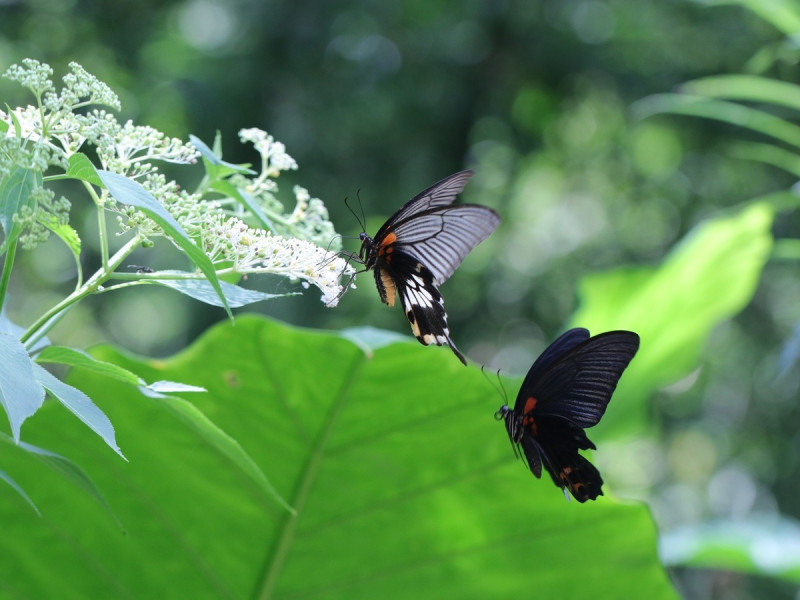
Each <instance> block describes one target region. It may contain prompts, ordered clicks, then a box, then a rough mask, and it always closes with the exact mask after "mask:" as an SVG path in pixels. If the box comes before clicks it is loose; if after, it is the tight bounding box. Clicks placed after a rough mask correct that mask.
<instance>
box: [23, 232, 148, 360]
mask: <svg viewBox="0 0 800 600" xmlns="http://www.w3.org/2000/svg"><path fill="white" fill-rule="evenodd" d="M142 239H143V238H142V236H141V235H139V234H138V233H137V234H136V235H135V236H134V237H133V238H131V239H130V240H129V241H128V243H126V244H125V245H124V246H123V247H122V248H120V249H119V250H117V251H116V252H115V253H114V256H112V257H111V258H110V259H109V260H108V261H107V265H105V267H104V268H101V269H98V271H97V272H96V273H95V274H94V275H92V276H91V277H90V278H89V279H87V280H86V283H84V284H83V285H82V286H81V287H80V288H78V289H76V290H75V291H74V292H72V293H71V294H70V295H69V296H67V297H66V298H64V299H63V300H62V301H61V302H59V303H58V304H56V305H55V306H53V307H52V308H51V309H50V310H48V311H47V312H46V313H44V314H43V315H42V316H41V317H39V318H38V319H37V320H36V322H35V323H34V324H33V325H31V326H30V327H29V328H28V330H27V331H26V332H25V333H24V334H22V336H21V337H20V341H21V342H22V343H23V344H25V345H26V346H28V347H30V345H31V344H32V343H35V341H37V340H39V339H41V337H42V336H43V335H45V334H46V333H47V332H48V331H50V329H52V327H53V326H54V325H55V324H56V323H57V322H58V321H59V320H60V319H61V317H62V316H63V314H62V313H66V312H67V311H68V310H69V309H70V308H72V306H73V305H74V304H75V303H77V302H78V301H79V300H82V299H83V298H85V297H86V296H88V295H90V294H93V293H95V292H97V290H98V288H100V286H101V285H102V284H103V282H105V281H106V280H107V279H108V278H109V277H111V274H112V273H113V272H114V269H116V268H117V267H118V266H119V265H120V264H122V262H123V261H124V260H125V258H126V257H127V256H128V255H130V253H131V252H133V251H134V250H135V249H136V247H137V246H138V245H139V244H141V242H142ZM54 317H57V318H54Z"/></svg>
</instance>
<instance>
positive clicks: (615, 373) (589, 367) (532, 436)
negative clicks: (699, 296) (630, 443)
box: [500, 328, 639, 502]
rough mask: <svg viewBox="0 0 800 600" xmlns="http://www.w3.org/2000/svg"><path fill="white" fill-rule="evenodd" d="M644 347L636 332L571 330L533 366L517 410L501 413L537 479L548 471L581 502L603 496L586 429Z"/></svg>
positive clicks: (524, 383) (604, 407) (601, 412)
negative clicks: (588, 455)
mask: <svg viewBox="0 0 800 600" xmlns="http://www.w3.org/2000/svg"><path fill="white" fill-rule="evenodd" d="M638 348H639V336H638V335H636V334H635V333H633V332H631V331H610V332H607V333H602V334H600V335H597V336H595V337H591V338H590V337H589V332H588V331H587V330H586V329H582V328H578V329H571V330H569V331H567V332H566V333H564V334H563V335H561V336H560V337H559V338H558V339H557V340H556V341H555V342H553V343H552V344H551V345H550V346H549V347H548V348H547V349H546V350H545V351H544V352H543V353H542V355H541V356H539V358H538V359H536V361H535V362H534V363H533V366H531V368H530V370H529V371H528V374H527V375H526V376H525V380H524V381H523V383H522V386H521V388H520V391H519V394H518V396H517V400H516V403H515V405H514V410H513V411H509V410H507V409H504V410H502V411H501V413H500V414H501V415H503V416H504V417H505V419H506V428H507V430H508V433H509V436H510V437H511V440H512V442H514V443H516V444H518V445H519V446H520V447H521V449H522V452H523V453H524V455H525V458H526V459H527V462H528V466H529V467H530V469H531V471H532V472H533V474H534V475H536V477H541V474H542V467H544V468H545V469H546V470H547V472H548V473H549V474H550V477H551V478H552V479H553V482H554V483H555V484H556V486H558V487H560V488H563V489H568V490H569V491H570V493H571V494H572V495H573V496H574V497H575V499H576V500H578V501H579V502H585V501H586V500H594V499H595V498H597V496H599V495H601V494H602V493H603V491H602V485H603V479H602V477H600V472H599V471H598V470H597V469H596V468H595V466H594V465H593V464H592V463H590V462H589V461H588V460H587V459H586V458H584V457H583V456H581V455H580V453H579V452H578V451H579V450H589V449H592V450H593V449H594V448H595V446H594V444H593V443H592V442H591V440H589V438H588V437H587V436H586V432H585V431H584V428H585V427H591V426H592V425H595V424H597V422H598V421H599V420H600V418H601V417H602V416H603V413H605V410H606V407H607V406H608V402H609V401H610V400H611V395H612V394H613V393H614V390H615V389H616V386H617V382H618V381H619V378H620V377H621V376H622V372H623V371H624V370H625V368H626V367H627V366H628V364H629V363H630V361H631V360H632V359H633V356H634V355H635V354H636V351H637V350H638Z"/></svg>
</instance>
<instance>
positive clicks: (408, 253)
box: [359, 171, 500, 364]
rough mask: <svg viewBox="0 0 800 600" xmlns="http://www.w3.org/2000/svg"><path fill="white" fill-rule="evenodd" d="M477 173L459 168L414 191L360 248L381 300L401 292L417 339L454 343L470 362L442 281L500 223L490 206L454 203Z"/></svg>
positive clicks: (364, 238)
mask: <svg viewBox="0 0 800 600" xmlns="http://www.w3.org/2000/svg"><path fill="white" fill-rule="evenodd" d="M471 176H472V172H471V171H461V172H459V173H455V174H453V175H451V176H450V177H447V178H445V179H443V180H442V181H440V182H438V183H435V184H434V185H432V186H431V187H429V188H428V189H426V190H424V191H423V192H421V193H419V194H417V195H416V196H414V197H413V198H412V199H411V200H409V201H408V202H407V203H406V204H405V205H403V206H402V207H401V208H400V210H398V211H397V212H396V213H395V214H394V215H392V217H391V218H389V220H388V221H386V223H384V225H383V226H382V227H381V228H380V229H379V230H378V233H377V234H375V237H374V238H373V237H370V236H368V235H367V234H366V233H362V234H361V236H360V239H361V249H360V252H359V257H360V259H361V261H362V262H363V263H364V268H365V269H367V270H370V269H372V270H374V273H375V284H376V286H377V288H378V294H379V295H380V297H381V300H382V301H383V302H384V303H385V304H388V305H389V306H394V304H395V302H396V300H397V299H398V297H399V299H400V304H401V305H402V307H403V311H404V312H405V315H406V318H407V319H408V321H409V323H410V324H411V330H412V332H413V333H414V335H415V336H416V338H417V340H419V341H420V343H422V344H424V345H426V346H427V345H430V344H436V345H439V346H442V345H445V344H446V345H448V346H450V348H451V349H452V350H453V352H454V353H455V355H456V356H457V357H458V358H459V360H460V361H461V362H463V363H464V364H466V359H465V358H464V355H463V354H461V352H459V350H458V348H456V345H455V344H454V343H453V340H452V339H451V338H450V329H449V328H448V325H447V313H446V312H445V310H444V299H443V298H442V295H441V293H440V292H439V286H440V285H441V284H442V283H444V282H445V281H446V280H447V279H448V278H449V277H450V276H451V275H452V274H453V272H454V271H455V270H456V268H457V267H458V265H459V264H461V261H462V260H463V259H464V257H465V256H466V255H467V254H468V253H469V251H470V250H472V248H474V247H475V246H477V245H478V244H479V243H480V242H482V241H483V240H485V239H486V238H487V237H489V235H491V233H492V232H493V231H494V230H495V229H496V228H497V226H498V225H499V224H500V217H499V216H498V215H497V213H496V212H494V211H493V210H492V209H490V208H487V207H485V206H478V205H476V204H460V205H456V206H453V205H452V203H453V201H454V200H455V198H456V196H457V195H458V193H459V192H461V190H462V189H463V188H464V185H465V184H466V182H467V180H468V179H469V178H470V177H471Z"/></svg>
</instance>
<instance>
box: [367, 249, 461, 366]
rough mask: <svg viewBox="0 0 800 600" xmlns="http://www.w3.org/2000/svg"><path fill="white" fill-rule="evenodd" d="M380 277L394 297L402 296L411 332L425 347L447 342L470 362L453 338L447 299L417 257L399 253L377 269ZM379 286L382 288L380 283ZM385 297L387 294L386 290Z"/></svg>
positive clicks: (401, 299)
mask: <svg viewBox="0 0 800 600" xmlns="http://www.w3.org/2000/svg"><path fill="white" fill-rule="evenodd" d="M379 273H380V275H379ZM379 277H380V278H381V280H382V282H383V284H384V289H387V290H390V291H391V293H392V299H394V297H399V298H400V304H401V305H402V306H403V312H404V313H405V315H406V318H407V319H408V322H409V323H410V324H411V331H412V332H413V333H414V335H415V336H416V338H417V339H418V340H419V342H420V343H421V344H424V345H425V346H428V345H430V344H436V345H437V346H443V345H445V344H447V345H448V346H450V348H451V349H452V350H453V352H454V353H455V355H456V356H457V357H458V359H459V360H460V361H461V362H462V363H464V364H465V365H466V364H467V361H466V359H465V358H464V355H463V354H461V352H459V350H458V348H456V345H455V344H454V343H453V340H452V339H450V329H449V327H448V325H447V313H446V312H445V310H444V299H443V298H442V295H441V294H440V293H439V289H438V288H437V287H436V282H435V281H434V276H433V274H432V273H431V272H430V271H429V270H428V269H427V268H425V266H423V265H422V263H420V262H419V261H417V260H416V259H415V258H414V257H412V256H409V255H407V254H405V253H403V252H395V253H394V254H393V258H392V261H391V266H389V267H386V268H383V269H376V271H375V279H376V281H377V280H378V278H379ZM388 282H391V283H390V284H389V283H388ZM378 289H379V291H381V287H380V285H379V286H378ZM387 295H388V294H387ZM381 296H382V297H383V296H384V292H382V291H381Z"/></svg>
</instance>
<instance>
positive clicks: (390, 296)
mask: <svg viewBox="0 0 800 600" xmlns="http://www.w3.org/2000/svg"><path fill="white" fill-rule="evenodd" d="M381 283H383V301H384V302H385V303H386V304H388V305H389V306H394V299H395V296H396V295H397V288H396V287H395V285H394V280H393V279H392V278H391V277H390V276H389V274H388V273H387V272H386V271H384V270H381Z"/></svg>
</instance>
